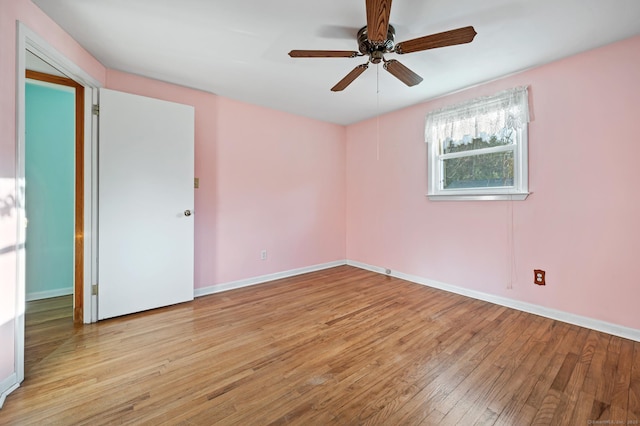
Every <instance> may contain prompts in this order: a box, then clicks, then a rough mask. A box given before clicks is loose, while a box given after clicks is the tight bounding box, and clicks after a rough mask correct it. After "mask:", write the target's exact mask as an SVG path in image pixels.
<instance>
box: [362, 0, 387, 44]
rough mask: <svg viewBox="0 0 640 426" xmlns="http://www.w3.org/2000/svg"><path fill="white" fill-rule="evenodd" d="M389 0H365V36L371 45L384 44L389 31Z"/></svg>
mask: <svg viewBox="0 0 640 426" xmlns="http://www.w3.org/2000/svg"><path fill="white" fill-rule="evenodd" d="M390 13H391V0H367V35H368V38H369V41H370V42H372V43H384V42H385V41H386V40H387V31H389V14H390Z"/></svg>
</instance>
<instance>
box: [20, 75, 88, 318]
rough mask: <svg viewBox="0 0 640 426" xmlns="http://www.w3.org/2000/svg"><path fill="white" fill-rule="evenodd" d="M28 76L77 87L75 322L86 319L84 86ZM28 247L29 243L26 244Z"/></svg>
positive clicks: (39, 76) (53, 77)
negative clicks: (84, 284)
mask: <svg viewBox="0 0 640 426" xmlns="http://www.w3.org/2000/svg"><path fill="white" fill-rule="evenodd" d="M25 77H26V78H27V79H30V80H37V81H43V82H46V83H52V84H57V85H60V86H66V87H71V88H73V89H74V97H75V103H74V110H75V111H74V114H75V123H74V136H75V137H74V139H75V140H74V145H75V149H74V150H75V159H74V162H75V173H74V175H75V176H74V201H73V204H74V208H73V210H74V212H75V215H74V243H73V246H74V250H73V322H74V324H80V323H82V321H83V305H84V297H83V294H84V286H83V283H84V86H82V85H80V84H78V83H76V82H75V81H74V80H72V79H70V78H66V77H60V76H57V75H51V74H46V73H43V72H39V71H33V70H26V71H25ZM25 249H26V246H25Z"/></svg>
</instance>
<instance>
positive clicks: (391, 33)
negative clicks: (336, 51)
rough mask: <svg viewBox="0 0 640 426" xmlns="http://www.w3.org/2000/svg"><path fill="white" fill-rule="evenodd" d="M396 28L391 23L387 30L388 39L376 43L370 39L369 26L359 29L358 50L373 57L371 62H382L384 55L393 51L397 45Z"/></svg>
mask: <svg viewBox="0 0 640 426" xmlns="http://www.w3.org/2000/svg"><path fill="white" fill-rule="evenodd" d="M395 39H396V30H395V28H393V25H389V29H388V31H387V39H386V40H385V41H383V42H382V43H374V42H372V41H370V40H369V33H368V32H367V27H366V26H364V27H362V28H360V31H358V50H360V53H362V54H363V55H367V56H369V57H370V58H371V62H372V63H374V64H377V63H380V61H381V60H382V55H383V54H384V53H389V52H392V51H393V48H394V46H395Z"/></svg>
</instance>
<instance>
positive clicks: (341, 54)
mask: <svg viewBox="0 0 640 426" xmlns="http://www.w3.org/2000/svg"><path fill="white" fill-rule="evenodd" d="M289 56H291V57H292V58H355V57H356V56H358V52H355V51H353V50H292V51H291V52H289Z"/></svg>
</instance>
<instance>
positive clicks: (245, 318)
mask: <svg viewBox="0 0 640 426" xmlns="http://www.w3.org/2000/svg"><path fill="white" fill-rule="evenodd" d="M40 308H42V306H41V307H40ZM56 309H58V308H54V309H53V310H52V311H51V312H50V315H49V314H46V313H45V312H46V309H36V308H34V309H33V310H30V311H29V312H28V313H27V323H28V326H27V328H28V331H27V342H26V343H27V344H26V347H27V349H26V355H27V357H26V366H27V367H26V380H25V381H24V383H23V384H22V386H21V387H20V388H19V389H17V390H16V391H14V393H12V394H11V395H9V397H8V398H7V400H6V402H5V405H4V408H3V409H2V410H1V411H0V424H1V425H24V424H28V425H30V424H59V425H71V424H73V425H102V424H148V425H211V424H221V425H227V424H229V425H232V424H233V425H235V424H237V425H267V424H274V425H278V424H298V425H326V424H339V425H352V424H353V425H355V424H380V425H418V424H424V425H436V424H437V425H456V424H463V425H474V424H477V425H494V424H495V425H527V424H552V425H587V424H624V425H633V424H640V343H638V342H632V341H629V340H625V339H622V338H619V337H615V336H610V335H608V334H604V333H600V332H596V331H592V330H588V329H584V328H580V327H576V326H572V325H569V324H565V323H561V322H557V321H553V320H550V319H546V318H542V317H538V316H535V315H531V314H526V313H523V312H519V311H515V310H512V309H508V308H504V307H501V306H496V305H492V304H489V303H486V302H481V301H477V300H473V299H469V298H465V297H462V296H458V295H455V294H450V293H446V292H443V291H439V290H435V289H431V288H428V287H423V286H420V285H416V284H412V283H408V282H406V281H402V280H399V279H395V278H390V277H386V276H382V275H378V274H374V273H370V272H367V271H363V270H360V269H356V268H353V267H348V266H343V267H338V268H332V269H329V270H325V271H320V272H314V273H311V274H307V275H303V276H299V277H295V278H289V279H284V280H279V281H275V282H272V283H268V284H262V285H258V286H254V287H248V288H244V289H239V290H234V291H229V292H225V293H220V294H217V295H211V296H206V297H201V298H198V299H196V300H195V301H194V302H190V303H185V304H181V305H177V306H172V307H168V308H163V309H157V310H154V311H149V312H144V313H140V314H135V315H129V316H126V317H121V318H116V319H112V320H108V321H103V322H100V323H98V324H92V325H88V326H80V327H74V326H73V323H72V319H71V317H70V315H69V316H68V317H66V319H60V318H59V314H58V313H56V312H60V311H59V309H58V310H56ZM60 309H61V308H60ZM590 421H591V423H589V422H590ZM597 422H599V423H597Z"/></svg>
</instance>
